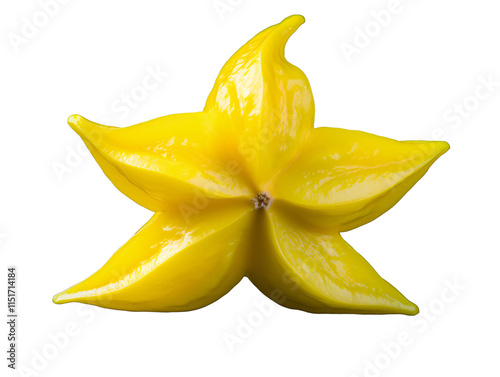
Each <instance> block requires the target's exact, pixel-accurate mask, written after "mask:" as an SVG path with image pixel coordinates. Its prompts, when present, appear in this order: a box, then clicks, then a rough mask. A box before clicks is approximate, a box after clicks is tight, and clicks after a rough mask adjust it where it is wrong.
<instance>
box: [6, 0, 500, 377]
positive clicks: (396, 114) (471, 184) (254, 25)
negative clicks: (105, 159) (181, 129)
mask: <svg viewBox="0 0 500 377" xmlns="http://www.w3.org/2000/svg"><path fill="white" fill-rule="evenodd" d="M45 1H47V0H45ZM214 4H215V5H218V6H219V8H220V9H222V10H220V9H219V12H217V10H216V9H215V7H214ZM221 4H222V5H221ZM224 4H226V5H227V7H226V9H225V11H224V10H223V8H221V7H222V6H223V5H224ZM388 4H389V2H388V1H355V2H350V1H305V0H303V1H291V0H286V1H285V0H282V1H264V0H242V1H236V0H222V1H220V2H218V3H217V2H215V3H214V2H213V0H203V1H180V0H176V1H152V0H142V1H124V0H120V1H119V0H112V1H106V2H103V1H76V0H75V1H69V2H67V3H66V4H60V5H59V6H58V9H55V8H51V9H52V11H51V13H52V14H51V15H50V16H44V15H43V14H41V13H39V12H47V11H43V10H42V9H43V8H42V7H41V5H40V3H39V2H37V1H15V2H13V1H10V2H7V1H2V5H1V6H0V25H1V26H0V28H1V34H2V39H1V43H0V51H1V59H0V80H1V81H0V84H1V85H0V96H1V97H0V108H1V111H0V124H1V135H0V164H1V165H0V169H1V171H0V173H1V175H0V177H1V178H0V179H1V186H0V211H1V212H0V213H1V217H0V241H1V244H0V252H1V254H0V258H1V273H0V285H2V284H3V285H6V280H7V276H6V267H7V266H8V265H16V266H17V267H18V295H19V305H18V311H19V327H18V331H19V349H18V367H19V366H20V365H23V366H24V367H25V368H26V369H25V370H26V371H27V372H26V373H24V374H21V375H33V376H51V377H52V376H54V377H58V376H75V377H76V376H89V375H99V376H105V375H119V376H135V375H161V376H170V375H174V376H194V375H214V376H215V375H217V376H234V375H241V376H270V375H273V374H275V375H289V376H304V375H318V376H346V377H349V376H358V377H359V376H373V377H374V376H378V375H381V376H382V375H383V376H405V377H411V376H441V375H455V376H470V375H476V376H479V375H493V374H495V373H497V372H496V371H497V370H498V366H497V358H498V351H499V349H498V336H499V335H500V334H499V325H498V312H499V310H500V304H499V300H498V297H499V292H498V268H499V267H498V266H499V262H500V257H499V254H500V253H499V252H500V250H499V246H498V233H499V231H498V225H499V224H498V222H499V221H498V213H499V210H500V208H499V207H500V206H499V202H498V188H499V181H498V173H499V169H498V162H499V158H498V151H497V150H498V149H497V148H498V140H499V137H500V132H499V124H500V112H499V108H500V107H499V106H500V86H498V85H499V82H500V22H499V16H500V6H499V4H498V2H496V1H493V0H491V1H486V0H474V1H472V0H471V1H457V0H449V1H432V0H418V1H417V0H414V1H410V0H401V1H400V2H399V5H398V6H397V7H396V8H397V11H399V12H398V13H397V14H392V16H391V17H390V19H388V18H387V17H386V18H385V23H384V25H383V26H380V22H381V21H374V20H375V19H376V16H374V13H372V12H373V11H375V12H377V14H380V12H381V11H383V10H387V9H389V8H390V9H391V10H393V7H391V6H389V5H388ZM221 12H222V13H221ZM295 13H300V14H303V15H304V16H305V17H306V20H307V21H306V24H305V25H303V26H302V27H301V28H300V29H299V30H298V31H297V33H296V34H295V35H294V36H293V37H292V38H291V39H290V41H289V44H288V47H287V51H286V55H287V58H288V60H290V61H291V62H292V63H294V64H295V65H297V66H299V67H300V68H302V70H303V71H304V72H305V73H306V75H307V76H308V77H309V80H310V82H311V85H312V88H313V92H314V96H315V101H316V108H317V113H316V125H317V126H336V127H343V128H349V129H359V130H364V131H367V132H371V133H375V134H379V135H382V136H387V137H391V138H395V139H400V140H406V139H426V140H430V139H436V138H437V139H442V140H446V141H448V142H449V143H450V144H451V150H450V151H449V152H448V153H447V154H445V155H444V156H443V157H441V158H440V159H439V160H438V161H437V162H436V164H435V165H434V166H433V167H432V168H431V169H430V171H429V173H428V174H427V175H426V176H425V177H424V178H423V179H422V180H421V181H420V182H419V183H418V184H417V185H416V186H415V187H414V188H413V189H412V190H411V191H410V192H409V193H408V194H407V195H406V197H405V198H403V200H402V201H401V202H400V203H398V205H396V206H395V207H394V208H393V209H392V210H390V211H389V212H388V213H387V214H385V215H384V216H382V217H381V218H379V219H377V220H376V221H374V222H373V223H370V224H368V225H366V226H363V227H361V228H359V229H356V230H354V231H352V232H350V233H347V234H345V237H346V239H347V241H348V242H349V243H351V244H352V245H353V246H354V247H355V248H356V249H357V250H358V251H359V252H360V253H361V254H362V255H363V256H365V257H366V258H367V259H368V260H369V261H370V263H371V264H372V265H373V266H374V267H375V269H376V270H377V271H378V272H379V273H380V274H381V275H382V276H383V277H384V278H386V279H387V280H388V281H389V282H391V283H392V284H394V285H395V286H396V287H397V288H398V289H399V290H401V292H403V293H404V294H405V295H406V296H407V297H408V298H409V299H410V300H412V301H413V302H415V303H416V304H417V305H419V307H420V309H421V312H422V313H421V314H420V315H419V316H417V317H414V318H413V319H412V318H410V317H405V316H399V315H389V316H370V315H368V316H359V315H313V314H309V313H305V312H300V311H293V310H289V309H285V308H281V307H278V306H277V305H275V304H274V303H272V302H271V301H269V300H268V299H267V298H265V297H264V296H263V295H262V294H260V293H259V291H258V290H257V289H256V288H254V287H253V286H252V285H251V284H250V283H249V281H248V280H246V279H245V280H244V281H242V282H241V283H240V284H239V285H238V286H237V287H236V288H235V289H233V290H232V291H231V292H230V293H229V294H228V295H227V296H225V297H224V298H222V299H221V300H219V301H218V302H216V303H215V304H213V305H211V306H209V307H207V308H204V309H201V310H197V311H194V312H189V313H180V314H170V313H129V312H120V311H111V310H102V309H101V310H98V309H95V308H94V307H92V306H84V305H80V304H68V305H54V304H53V303H52V301H51V298H52V295H53V294H55V293H57V292H59V291H61V290H62V289H65V288H67V287H69V286H70V285H72V284H74V283H76V282H78V281H80V280H82V279H84V278H86V277H87V276H89V275H90V274H91V273H93V272H94V271H95V270H96V269H97V268H99V267H100V266H101V265H102V264H103V263H104V262H105V261H106V260H107V259H108V258H109V257H110V256H111V255H112V253H113V252H114V251H115V250H116V249H117V248H118V247H119V246H121V245H122V244H123V243H124V242H125V241H127V240H128V239H129V238H130V237H131V236H132V235H133V234H134V232H135V231H136V230H138V229H139V228H140V227H141V226H142V225H143V223H145V222H146V221H147V220H148V218H149V217H150V215H151V213H149V212H148V211H147V210H145V209H143V208H141V207H139V206H138V205H136V204H135V203H133V202H132V201H131V200H129V199H128V198H126V197H125V196H124V195H122V194H121V193H119V192H118V191H117V190H116V189H115V188H114V187H113V185H112V184H111V183H110V182H109V181H108V180H107V178H106V177H105V176H104V174H103V173H102V172H101V170H100V169H99V167H98V166H97V164H96V163H95V162H94V160H93V159H92V158H91V157H90V156H89V155H88V154H86V153H85V151H84V150H83V148H81V142H80V140H79V138H78V136H77V135H76V134H75V133H74V132H73V131H72V130H71V129H70V128H69V126H68V125H67V123H66V119H67V117H68V116H69V115H71V114H73V113H78V114H82V115H83V116H85V117H87V118H89V119H92V120H96V121H101V122H107V123H109V124H112V125H119V126H128V125H131V124H134V123H138V122H141V121H145V120H148V119H152V118H156V117H159V116H162V115H166V114H170V113H179V112H190V111H198V110H201V109H202V108H203V106H204V102H205V99H206V97H207V95H208V93H209V91H210V89H211V87H212V85H213V82H214V80H215V78H216V76H217V74H218V72H219V69H220V68H221V67H222V65H223V63H224V62H225V61H226V60H227V58H229V56H230V55H231V54H232V53H233V52H235V51H236V49H238V48H239V47H240V46H241V45H243V44H244V43H245V42H246V41H247V40H248V39H250V38H251V37H252V36H253V35H255V34H256V33H257V32H259V31H260V30H262V29H264V28H266V27H268V26H270V25H272V24H275V23H277V22H279V21H281V20H282V19H283V18H284V17H286V16H289V15H291V14H295ZM382 13H383V14H386V13H384V12H382ZM25 17H26V19H27V20H29V21H28V22H31V21H30V20H33V18H36V19H35V22H36V24H38V25H39V26H38V27H36V28H37V30H35V31H33V30H29V28H28V29H26V27H25V26H23V25H25V23H26V22H27V21H26V19H25ZM374 22H375V23H377V22H378V25H379V26H378V27H377V25H376V24H374ZM23 27H24V30H23ZM366 28H368V29H369V32H370V33H371V35H372V36H371V37H369V41H368V42H367V41H366V40H365V41H364V42H365V44H367V46H363V45H362V43H361V42H363V40H362V39H363V38H361V37H359V35H358V34H359V30H365V29H366ZM30 31H31V34H30V33H29V32H30ZM35 32H36V34H35ZM23 33H24V34H23ZM20 38H25V39H24V40H22V42H19V40H20ZM356 38H357V39H356ZM355 39H356V42H355ZM13 40H15V41H17V43H21V44H20V45H18V44H16V43H15V42H12V41H13ZM356 43H357V44H356ZM347 44H349V45H351V46H353V48H356V49H357V50H356V53H354V54H352V55H351V56H349V58H350V59H348V57H347V56H346V54H345V53H344V52H343V50H342V46H344V48H346V46H347ZM151 70H160V71H161V72H163V73H161V74H160V75H159V77H158V78H157V85H156V87H155V88H154V89H152V90H148V91H146V92H144V91H143V92H142V94H144V93H145V94H144V98H141V101H136V102H135V103H134V104H133V105H134V106H135V108H131V106H130V105H129V106H128V108H127V109H128V110H130V111H129V113H128V112H127V109H123V106H124V105H123V103H120V101H121V98H122V96H123V95H129V94H130V93H131V91H135V92H136V93H139V92H140V91H141V90H140V89H137V87H138V86H139V85H141V83H142V81H143V79H145V77H146V76H147V75H148V74H149V73H148V72H149V71H151ZM165 72H168V77H165V76H167V75H166V74H165ZM487 80H492V81H493V82H496V83H497V84H496V87H495V86H494V85H493V86H492V87H491V88H490V91H489V92H488V89H487V88H485V87H484V85H483V84H481V82H482V81H487ZM478 86H483V87H482V88H480V89H479V92H478V93H479V96H480V98H477V97H475V96H476V89H477V87H478ZM464 102H465V106H466V109H468V110H466V111H467V112H466V113H463V114H462V115H461V116H458V118H456V117H455V118H454V121H450V120H449V119H448V121H447V120H446V119H445V118H444V117H445V116H446V114H448V115H451V114H452V112H453V111H454V105H463V104H464ZM117 106H120V109H121V110H119V111H117V109H118V108H117ZM61 166H63V167H64V168H61ZM61 169H63V172H64V173H63V174H61ZM57 171H59V174H58V173H57ZM2 282H3V283H2ZM453 284H455V285H456V286H458V288H455V292H454V293H453V292H452V291H449V290H447V289H448V288H447V286H449V285H453ZM443 290H447V291H445V292H446V293H447V296H446V297H447V299H446V303H445V302H443V300H442V298H441V294H442V292H443ZM5 291H6V289H1V290H0V292H4V293H2V294H1V295H2V296H3V297H4V298H3V299H2V297H0V302H6V297H5V296H6V293H5ZM2 306H3V304H2ZM262 308H263V309H262ZM0 311H1V312H4V311H6V304H5V306H3V307H2V309H1V310H0ZM262 311H264V314H261V313H262ZM249 317H250V322H251V323H254V325H250V326H251V327H250V330H248V329H247V333H245V334H243V335H245V336H244V337H243V336H240V335H242V334H241V331H242V328H243V327H244V325H243V323H245V324H248V320H249ZM252 318H253V319H252ZM259 318H260V319H262V321H261V323H258V324H257V325H255V320H257V319H259ZM1 322H2V323H4V320H3V319H2V320H1ZM6 333H7V326H6V325H2V330H1V331H0V350H1V351H2V352H1V353H0V354H1V355H6V352H5V350H6V348H7V339H6ZM4 334H5V335H4ZM225 334H226V335H225ZM227 334H231V335H234V336H237V337H239V338H240V339H241V344H237V345H236V346H234V347H232V348H231V347H229V346H228V345H227V343H226V342H225V340H224V336H227ZM238 334H239V335H238ZM401 334H403V335H401ZM405 334H406V335H405ZM401 336H402V337H405V336H406V338H407V340H406V341H405V342H403V343H404V344H403V345H398V346H396V345H395V343H394V342H398V341H400V340H401V339H400V338H401ZM386 345H390V347H389V348H390V349H389V350H387V347H385V346H386ZM384 347H385V348H384ZM6 364H7V361H6V360H4V356H2V357H1V361H0V370H1V373H0V374H1V375H2V376H3V375H7V374H10V373H11V371H10V370H8V369H7V367H6ZM6 372H7V373H6ZM17 373H18V372H17ZM12 374H13V375H14V373H12Z"/></svg>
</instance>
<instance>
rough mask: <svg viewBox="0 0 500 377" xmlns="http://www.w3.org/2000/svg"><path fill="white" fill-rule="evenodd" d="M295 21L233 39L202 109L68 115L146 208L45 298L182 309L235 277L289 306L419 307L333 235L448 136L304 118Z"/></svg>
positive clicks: (399, 184)
mask: <svg viewBox="0 0 500 377" xmlns="http://www.w3.org/2000/svg"><path fill="white" fill-rule="evenodd" d="M303 22H304V19H303V17H302V16H291V17H289V18H287V19H285V20H283V21H282V22H281V23H279V24H277V25H275V26H272V27H270V28H268V29H266V30H264V31H262V32H261V33H259V34H257V35H256V36H255V37H254V38H252V39H251V40H250V41H249V42H248V43H247V44H245V45H244V46H243V47H242V48H241V49H239V50H238V51H237V52H236V53H235V54H234V55H233V56H232V57H231V58H230V59H229V60H228V62H227V63H226V64H225V65H224V67H223V68H222V70H221V72H220V74H219V76H218V77H217V80H216V82H215V85H214V88H213V90H212V92H211V93H210V95H209V97H208V100H207V103H206V106H205V108H204V110H203V111H201V112H197V113H189V114H176V115H169V116H165V117H162V118H158V119H154V120H151V121H148V122H144V123H141V124H137V125H134V126H131V127H125V128H115V127H108V126H103V125H99V124H97V123H93V122H91V121H88V120H86V119H85V118H83V117H81V116H78V115H74V116H71V117H70V118H69V120H68V122H69V124H70V125H71V127H72V128H73V129H74V130H75V131H76V132H77V133H78V134H79V135H80V136H81V137H82V139H83V140H84V142H85V144H86V145H87V146H88V148H89V150H90V152H91V153H92V155H93V156H94V158H95V160H96V161H97V162H98V164H99V165H100V167H101V168H102V170H103V172H104V173H105V174H106V176H107V177H108V178H109V180H110V181H111V182H112V183H113V184H114V185H115V186H116V187H117V188H118V189H119V190H120V191H121V192H123V193H124V194H125V195H127V196H128V197H129V198H131V199H132V200H134V201H135V202H137V203H138V204H139V205H141V206H143V207H145V208H147V209H149V210H151V211H153V212H155V214H154V215H153V217H152V218H151V220H150V221H149V222H148V223H147V224H146V225H144V226H143V228H141V229H140V230H139V231H138V232H137V233H136V235H135V236H133V237H132V238H131V239H130V240H129V241H128V242H127V243H126V244H125V245H124V246H122V247H121V248H120V249H119V250H118V251H117V252H116V253H115V254H114V255H113V256H112V257H111V259H110V260H109V261H108V262H107V263H106V264H105V265H104V266H103V267H102V268H101V269H100V270H99V271H97V272H96V273H95V274H94V275H92V276H90V277H89V278H88V279H86V280H84V281H83V282H81V283H79V284H77V285H75V286H73V287H71V288H69V289H67V290H66V291H64V292H61V293H59V294H58V295H56V296H54V302H56V303H66V302H81V303H87V304H92V305H98V306H101V307H106V308H112V309H120V310H130V311H164V312H167V311H186V310H193V309H198V308H201V307H204V306H206V305H209V304H210V303H212V302H214V301H216V300H218V299H219V298H220V297H222V296H223V295H225V294H226V293H227V292H229V291H230V290H231V289H232V287H234V286H235V285H236V284H237V283H238V282H239V281H240V280H241V279H242V278H243V277H244V276H247V277H248V278H249V279H250V280H251V281H252V282H253V283H254V284H255V285H256V286H257V287H258V288H259V289H260V290H261V291H262V292H263V293H264V294H265V295H266V296H268V297H269V298H271V299H272V300H274V301H275V302H277V303H279V304H281V305H283V306H286V307H289V308H293V309H300V310H304V311H309V312H314V313H360V314H386V313H399V314H407V315H414V314H417V313H418V307H417V306H416V305H415V304H413V303H411V302H410V301H408V300H407V299H406V298H405V297H404V296H403V295H402V294H401V293H400V292H399V291H397V290H396V289H395V288H394V287H393V286H392V285H390V284H389V283H388V282H386V281H385V280H384V279H382V278H381V277H380V276H379V275H378V274H377V272H376V271H375V270H374V269H373V268H372V267H371V266H370V265H369V263H368V262H367V261H366V260H365V259H364V258H363V257H362V256H361V255H359V254H358V253H357V252H356V251H355V250H354V249H353V248H352V247H351V246H350V245H348V244H347V243H346V242H345V241H344V240H343V239H342V237H341V235H340V232H344V231H348V230H351V229H354V228H356V227H359V226H361V225H363V224H366V223H367V222H370V221H372V220H374V219H375V218H377V217H378V216H380V215H382V214H383V213H384V212H386V211H387V210H389V209H390V208H391V207H392V206H394V205H395V204H396V203H397V202H398V201H399V200H400V199H401V198H402V197H403V196H404V194H405V193H406V192H407V191H408V190H409V189H410V188H411V187H412V186H413V185H414V184H415V183H416V182H417V181H418V180H419V179H420V178H421V177H422V176H423V175H424V174H425V172H426V171H427V170H428V169H429V167H430V166H431V165H432V164H433V163H434V161H436V159H437V158H438V157H439V156H441V155H442V154H443V153H445V152H446V151H447V150H448V149H449V146H448V144H447V143H445V142H439V141H432V142H427V141H406V142H400V141H396V140H392V139H388V138H384V137H380V136H375V135H371V134H368V133H364V132H360V131H350V130H343V129H338V128H326V127H320V128H314V100H313V96H312V92H311V88H310V85H309V82H308V80H307V77H306V76H305V75H304V73H303V72H302V71H301V70H300V69H298V68H297V67H295V66H293V65H292V64H290V63H288V61H287V60H286V59H285V58H284V48H285V44H286V42H287V40H288V38H289V37H290V35H291V34H292V33H293V32H294V31H295V30H296V29H297V28H298V27H299V26H300V25H301V24H302V23H303ZM268 199H269V200H268ZM263 200H266V202H265V203H260V202H259V201H261V202H262V201H263ZM259 203H260V204H261V205H259Z"/></svg>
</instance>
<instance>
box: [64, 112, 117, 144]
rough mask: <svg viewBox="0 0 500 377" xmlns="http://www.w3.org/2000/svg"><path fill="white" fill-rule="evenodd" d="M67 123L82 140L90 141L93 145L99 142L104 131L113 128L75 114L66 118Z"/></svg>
mask: <svg viewBox="0 0 500 377" xmlns="http://www.w3.org/2000/svg"><path fill="white" fill-rule="evenodd" d="M68 124H69V125H70V127H71V128H72V129H73V130H74V131H75V132H76V133H77V134H78V135H80V137H81V138H83V139H84V141H90V143H91V144H93V145H95V144H99V142H100V141H102V138H103V136H104V133H106V132H107V131H108V130H110V129H112V128H115V127H110V126H103V125H101V124H99V123H95V122H92V121H90V120H88V119H85V118H84V117H82V116H81V115H77V114H75V115H71V116H70V117H69V118H68Z"/></svg>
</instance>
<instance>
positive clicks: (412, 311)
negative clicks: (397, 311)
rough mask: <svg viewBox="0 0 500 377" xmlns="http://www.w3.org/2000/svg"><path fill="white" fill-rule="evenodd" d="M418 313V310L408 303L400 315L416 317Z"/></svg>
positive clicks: (411, 303) (415, 306)
mask: <svg viewBox="0 0 500 377" xmlns="http://www.w3.org/2000/svg"><path fill="white" fill-rule="evenodd" d="M419 312H420V309H419V308H418V306H417V305H415V304H414V303H413V302H411V301H408V305H406V306H405V308H404V309H402V311H401V313H402V314H406V315H417V314H418V313H419Z"/></svg>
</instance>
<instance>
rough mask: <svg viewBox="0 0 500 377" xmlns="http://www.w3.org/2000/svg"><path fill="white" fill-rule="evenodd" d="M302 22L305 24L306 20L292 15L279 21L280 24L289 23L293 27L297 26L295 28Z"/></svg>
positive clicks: (297, 15)
mask: <svg viewBox="0 0 500 377" xmlns="http://www.w3.org/2000/svg"><path fill="white" fill-rule="evenodd" d="M304 22H306V19H305V17H304V16H302V15H301V14H292V15H291V16H288V17H286V18H285V19H283V21H281V23H282V24H284V23H290V24H293V25H297V27H298V26H300V25H302V24H303V23H304Z"/></svg>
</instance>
